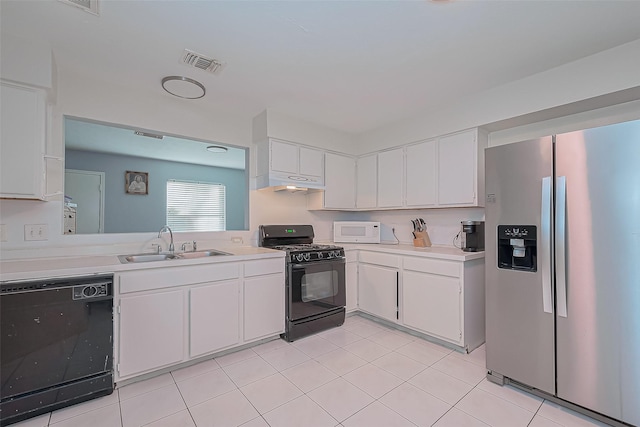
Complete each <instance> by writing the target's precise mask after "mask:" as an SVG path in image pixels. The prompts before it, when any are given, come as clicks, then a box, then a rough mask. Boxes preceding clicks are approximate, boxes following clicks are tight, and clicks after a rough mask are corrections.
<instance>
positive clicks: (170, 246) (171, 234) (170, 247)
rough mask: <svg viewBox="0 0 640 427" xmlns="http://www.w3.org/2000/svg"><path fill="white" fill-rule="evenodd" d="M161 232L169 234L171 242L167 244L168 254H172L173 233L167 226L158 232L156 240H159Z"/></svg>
mask: <svg viewBox="0 0 640 427" xmlns="http://www.w3.org/2000/svg"><path fill="white" fill-rule="evenodd" d="M163 231H168V232H169V236H171V242H170V243H169V253H173V250H174V247H173V231H171V228H169V226H168V225H165V226H163V227H162V228H161V229H160V231H158V238H160V235H161V234H162V232H163Z"/></svg>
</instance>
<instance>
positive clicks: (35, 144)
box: [0, 82, 46, 200]
mask: <svg viewBox="0 0 640 427" xmlns="http://www.w3.org/2000/svg"><path fill="white" fill-rule="evenodd" d="M0 104H1V105H2V123H1V126H0V132H1V137H0V141H2V146H1V152H0V163H1V164H0V197H3V198H12V199H37V200H44V199H45V192H46V180H45V178H46V174H45V135H46V96H45V92H44V91H43V90H40V89H35V88H30V87H27V86H21V85H16V84H11V83H6V82H1V89H0Z"/></svg>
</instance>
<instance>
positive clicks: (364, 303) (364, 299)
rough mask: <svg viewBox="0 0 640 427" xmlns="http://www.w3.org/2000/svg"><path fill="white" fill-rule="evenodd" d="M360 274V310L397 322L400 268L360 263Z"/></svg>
mask: <svg viewBox="0 0 640 427" xmlns="http://www.w3.org/2000/svg"><path fill="white" fill-rule="evenodd" d="M358 275H359V277H358V292H359V293H358V304H359V307H360V310H362V311H365V312H367V313H369V314H373V315H374V316H378V317H382V318H383V319H386V320H390V321H392V322H397V320H398V286H399V285H398V270H395V269H392V268H387V267H377V266H375V265H369V264H360V266H359V272H358Z"/></svg>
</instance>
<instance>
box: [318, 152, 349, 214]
mask: <svg viewBox="0 0 640 427" xmlns="http://www.w3.org/2000/svg"><path fill="white" fill-rule="evenodd" d="M325 161H326V165H327V171H328V172H329V173H327V176H326V182H325V184H326V188H325V191H324V207H325V208H337V209H339V208H350V209H352V208H354V207H355V205H356V174H355V165H356V161H355V159H354V158H353V157H350V156H341V155H339V154H333V153H326V154H325Z"/></svg>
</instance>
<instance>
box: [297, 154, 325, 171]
mask: <svg viewBox="0 0 640 427" xmlns="http://www.w3.org/2000/svg"><path fill="white" fill-rule="evenodd" d="M300 175H308V176H316V177H322V176H323V175H324V153H323V152H322V151H320V150H314V149H312V148H306V147H300Z"/></svg>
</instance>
